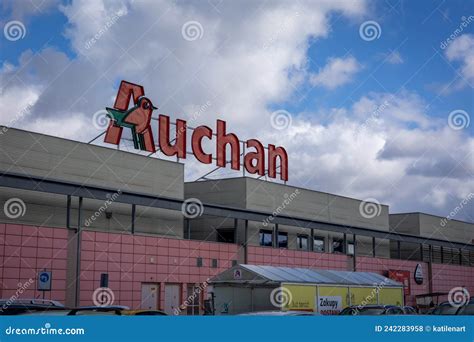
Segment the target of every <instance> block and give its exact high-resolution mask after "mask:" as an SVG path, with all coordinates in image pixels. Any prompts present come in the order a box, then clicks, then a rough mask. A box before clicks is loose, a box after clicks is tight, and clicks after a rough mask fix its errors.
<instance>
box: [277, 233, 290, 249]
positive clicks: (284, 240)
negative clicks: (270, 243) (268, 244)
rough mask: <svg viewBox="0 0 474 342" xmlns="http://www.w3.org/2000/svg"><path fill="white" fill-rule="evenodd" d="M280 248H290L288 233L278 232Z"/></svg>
mask: <svg viewBox="0 0 474 342" xmlns="http://www.w3.org/2000/svg"><path fill="white" fill-rule="evenodd" d="M278 247H280V248H288V233H283V232H278Z"/></svg>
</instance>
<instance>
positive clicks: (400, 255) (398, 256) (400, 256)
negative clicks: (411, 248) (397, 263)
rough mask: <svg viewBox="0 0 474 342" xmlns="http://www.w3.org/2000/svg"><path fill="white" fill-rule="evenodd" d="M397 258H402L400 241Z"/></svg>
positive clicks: (398, 242)
mask: <svg viewBox="0 0 474 342" xmlns="http://www.w3.org/2000/svg"><path fill="white" fill-rule="evenodd" d="M397 258H398V259H401V258H402V247H401V245H400V241H397Z"/></svg>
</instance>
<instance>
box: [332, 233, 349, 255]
mask: <svg viewBox="0 0 474 342" xmlns="http://www.w3.org/2000/svg"><path fill="white" fill-rule="evenodd" d="M343 236H344V237H343V242H342V253H344V254H347V234H346V233H344V235H343ZM339 241H341V240H339ZM333 252H334V247H333Z"/></svg>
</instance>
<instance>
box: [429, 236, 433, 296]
mask: <svg viewBox="0 0 474 342" xmlns="http://www.w3.org/2000/svg"><path fill="white" fill-rule="evenodd" d="M432 264H433V245H429V247H428V290H429V292H430V293H432V292H433V265H432Z"/></svg>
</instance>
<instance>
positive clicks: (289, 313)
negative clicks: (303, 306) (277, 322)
mask: <svg viewBox="0 0 474 342" xmlns="http://www.w3.org/2000/svg"><path fill="white" fill-rule="evenodd" d="M315 315H319V314H318V313H317V312H312V311H291V310H289V311H280V310H275V311H255V312H247V313H241V314H238V316H315Z"/></svg>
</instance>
